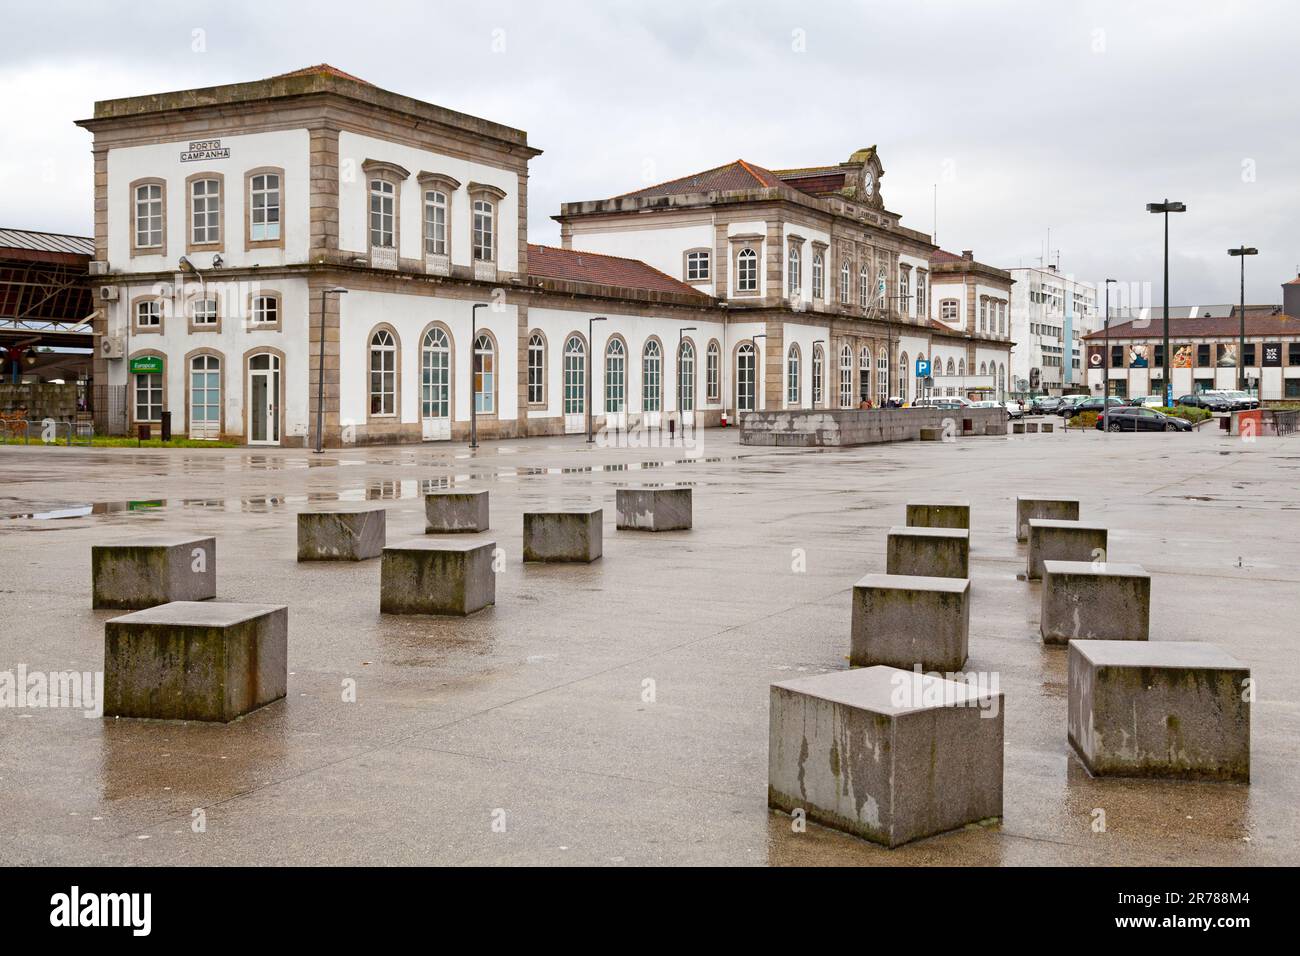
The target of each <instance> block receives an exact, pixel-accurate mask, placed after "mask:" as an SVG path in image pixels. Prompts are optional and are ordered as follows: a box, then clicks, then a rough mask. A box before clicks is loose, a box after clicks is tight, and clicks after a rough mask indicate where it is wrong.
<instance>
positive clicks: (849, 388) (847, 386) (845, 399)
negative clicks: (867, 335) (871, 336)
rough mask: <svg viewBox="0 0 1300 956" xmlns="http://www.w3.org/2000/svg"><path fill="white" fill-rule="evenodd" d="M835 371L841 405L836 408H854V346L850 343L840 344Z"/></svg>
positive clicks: (837, 393)
mask: <svg viewBox="0 0 1300 956" xmlns="http://www.w3.org/2000/svg"><path fill="white" fill-rule="evenodd" d="M846 360H847V361H846ZM835 371H836V373H837V375H836V379H835V386H836V395H837V396H838V397H839V405H838V406H836V407H838V408H853V346H851V345H849V343H848V342H843V343H841V344H840V350H839V361H838V362H837V363H836V364H835Z"/></svg>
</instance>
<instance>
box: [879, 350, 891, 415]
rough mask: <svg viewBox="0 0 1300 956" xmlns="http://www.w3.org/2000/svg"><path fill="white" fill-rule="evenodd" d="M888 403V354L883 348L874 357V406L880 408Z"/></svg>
mask: <svg viewBox="0 0 1300 956" xmlns="http://www.w3.org/2000/svg"><path fill="white" fill-rule="evenodd" d="M888 401H889V353H888V352H886V351H885V350H884V349H883V348H882V349H881V350H880V352H879V353H878V354H877V355H876V404H877V405H878V406H880V407H881V408H884V407H885V403H886V402H888Z"/></svg>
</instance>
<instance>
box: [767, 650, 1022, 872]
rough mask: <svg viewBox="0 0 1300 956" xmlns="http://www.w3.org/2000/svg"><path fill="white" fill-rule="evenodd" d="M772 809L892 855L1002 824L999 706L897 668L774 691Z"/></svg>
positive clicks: (841, 674)
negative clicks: (942, 836) (969, 827)
mask: <svg viewBox="0 0 1300 956" xmlns="http://www.w3.org/2000/svg"><path fill="white" fill-rule="evenodd" d="M768 714H769V716H768V744H767V804H768V806H769V807H771V808H773V809H777V810H782V811H784V812H786V813H794V812H796V811H800V810H802V811H803V812H804V813H805V814H806V815H807V818H808V819H809V820H812V821H814V822H816V823H820V824H822V825H823V826H828V827H833V828H834V829H837V830H843V831H844V832H846V833H852V834H854V835H856V836H860V837H864V838H865V839H868V840H872V841H874V842H876V843H881V844H883V845H885V846H888V847H895V846H899V845H900V844H903V843H907V842H909V841H911V840H919V839H921V838H922V837H928V836H933V835H935V834H938V833H944V832H946V831H948V830H954V829H956V828H958V827H962V826H965V825H966V824H969V823H978V822H981V821H986V820H990V819H993V818H998V817H1001V816H1002V725H1003V713H1002V695H1001V694H1000V693H993V692H991V691H989V690H988V689H981V688H979V687H978V686H975V685H973V684H967V683H959V682H956V681H949V680H945V679H943V678H940V677H938V676H933V675H925V674H920V673H913V672H909V671H905V670H900V669H898V668H895V667H884V666H879V667H867V668H863V669H860V670H852V671H836V672H833V673H829V674H821V675H818V676H815V677H801V678H797V679H795V680H789V681H783V682H781V683H777V684H773V685H772V687H771V691H770V704H769V712H768Z"/></svg>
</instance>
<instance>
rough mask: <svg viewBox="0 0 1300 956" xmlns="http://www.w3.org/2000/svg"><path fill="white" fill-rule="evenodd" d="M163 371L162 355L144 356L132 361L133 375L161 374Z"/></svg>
mask: <svg viewBox="0 0 1300 956" xmlns="http://www.w3.org/2000/svg"><path fill="white" fill-rule="evenodd" d="M162 370H163V360H162V356H161V355H142V356H141V357H140V358H133V359H131V374H132V375H153V374H161V373H162Z"/></svg>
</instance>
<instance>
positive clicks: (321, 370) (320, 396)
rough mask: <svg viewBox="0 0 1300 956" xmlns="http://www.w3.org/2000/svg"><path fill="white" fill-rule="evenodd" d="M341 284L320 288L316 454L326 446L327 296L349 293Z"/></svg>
mask: <svg viewBox="0 0 1300 956" xmlns="http://www.w3.org/2000/svg"><path fill="white" fill-rule="evenodd" d="M347 294H348V290H347V289H344V288H342V287H340V286H335V287H334V288H332V289H321V290H320V364H319V365H318V366H317V368H316V454H317V455H319V454H320V453H321V450H322V449H323V448H324V447H325V432H324V425H325V297H326V296H328V295H347Z"/></svg>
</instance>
